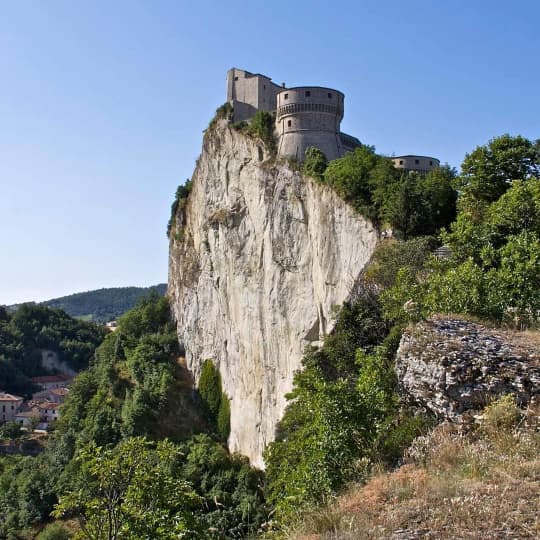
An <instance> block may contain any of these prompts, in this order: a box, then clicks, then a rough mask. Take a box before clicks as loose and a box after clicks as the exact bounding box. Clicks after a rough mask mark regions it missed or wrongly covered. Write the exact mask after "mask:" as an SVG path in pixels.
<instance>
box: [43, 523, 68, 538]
mask: <svg viewBox="0 0 540 540" xmlns="http://www.w3.org/2000/svg"><path fill="white" fill-rule="evenodd" d="M70 538H71V533H70V532H69V531H68V529H66V527H64V525H62V524H61V523H51V524H50V525H47V527H45V529H43V530H42V531H41V532H40V533H39V534H38V535H37V537H36V540H69V539H70Z"/></svg>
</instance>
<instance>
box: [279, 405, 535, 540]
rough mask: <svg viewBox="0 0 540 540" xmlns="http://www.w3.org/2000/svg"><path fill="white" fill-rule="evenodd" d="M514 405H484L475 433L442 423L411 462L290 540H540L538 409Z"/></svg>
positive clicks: (314, 517) (318, 515) (356, 489)
mask: <svg viewBox="0 0 540 540" xmlns="http://www.w3.org/2000/svg"><path fill="white" fill-rule="evenodd" d="M513 407H514V405H513V403H512V402H511V401H510V400H506V402H504V401H501V402H500V403H499V404H495V405H492V406H491V408H490V409H486V411H485V412H484V420H483V424H482V427H481V429H479V430H478V431H477V432H475V433H473V434H469V435H464V434H462V433H460V432H459V430H458V429H457V428H456V427H453V426H449V425H442V426H439V427H437V428H436V429H435V430H434V431H433V432H432V433H431V434H430V435H429V436H427V437H424V438H420V439H418V440H417V441H416V442H415V444H414V445H413V446H412V447H411V449H410V450H409V452H408V455H407V456H406V459H407V463H406V464H405V465H403V466H402V467H400V468H399V469H397V470H395V471H393V472H389V473H382V474H378V475H376V476H374V477H373V478H372V479H371V480H370V481H369V482H368V483H367V484H366V485H364V486H352V487H351V488H350V490H349V491H348V492H347V493H345V494H344V495H342V496H341V497H340V498H339V499H338V500H337V501H336V502H335V504H333V505H331V506H329V507H327V508H324V509H320V510H318V511H316V512H313V513H312V514H309V515H307V516H305V517H304V518H303V520H302V525H301V526H300V527H298V528H297V530H296V531H295V532H292V533H290V534H288V535H287V536H288V538H289V539H291V540H293V539H294V540H308V539H309V540H353V539H354V540H362V539H393V540H411V539H416V538H423V539H437V540H439V539H440V540H445V539H448V540H449V539H460V538H463V539H479V540H480V539H486V540H487V539H490V540H491V539H498V538H520V539H525V538H540V517H539V516H540V431H539V429H540V421H539V415H540V409H539V408H538V407H537V408H535V409H529V411H528V412H527V414H526V415H525V416H526V417H525V416H523V415H522V417H521V418H519V419H518V418H517V417H515V416H514V417H513V414H514V413H515V410H513V409H512V408H513ZM511 418H515V420H517V422H513V423H512V424H511V425H510V423H509V419H511Z"/></svg>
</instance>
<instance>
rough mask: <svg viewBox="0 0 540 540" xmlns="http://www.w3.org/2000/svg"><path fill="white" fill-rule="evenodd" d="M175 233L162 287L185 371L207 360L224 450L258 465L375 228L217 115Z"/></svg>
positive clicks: (371, 244) (365, 256)
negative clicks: (223, 415)
mask: <svg viewBox="0 0 540 540" xmlns="http://www.w3.org/2000/svg"><path fill="white" fill-rule="evenodd" d="M170 238H171V240H170V252H169V283H168V294H169V296H170V299H171V306H172V310H173V313H174V316H175V318H176V321H177V326H178V336H179V340H180V342H181V343H182V344H183V345H184V347H185V352H186V360H187V365H188V368H189V369H190V370H191V371H192V372H193V374H194V376H195V380H198V378H199V375H200V368H201V366H202V364H203V362H204V361H205V360H206V359H208V358H210V359H212V360H213V362H214V363H215V365H216V366H217V367H218V368H219V371H220V373H221V377H222V383H223V390H224V392H225V393H226V394H227V396H228V397H229V399H230V405H231V433H230V436H229V441H228V442H229V448H230V450H231V451H236V452H240V453H241V454H244V455H246V456H248V457H249V459H250V461H251V462H252V464H254V465H255V466H258V467H263V466H264V463H263V460H262V452H263V450H264V448H265V446H266V445H267V444H268V443H269V442H270V441H272V440H273V438H274V431H275V427H276V424H277V422H278V421H279V420H280V418H281V416H282V414H283V411H284V409H285V405H286V400H285V394H286V393H287V392H289V391H290V390H291V388H292V379H293V374H294V372H295V370H297V369H298V368H299V367H300V360H301V358H302V354H303V351H304V350H305V348H306V346H308V345H310V344H316V343H318V342H319V341H320V340H321V339H322V338H323V337H324V335H325V334H327V333H328V332H330V331H331V330H332V328H333V325H334V319H333V315H334V313H335V308H337V307H338V306H340V305H341V304H342V303H343V302H344V301H346V300H347V299H348V298H349V297H350V294H351V291H352V290H353V288H354V285H355V283H356V282H357V280H358V278H359V276H360V274H361V273H362V270H363V269H364V267H365V265H366V264H367V262H368V261H369V259H370V257H371V255H372V253H373V250H374V248H375V246H376V244H377V241H378V232H377V230H376V229H375V227H374V226H373V224H372V223H371V222H370V221H369V220H366V219H364V218H362V217H361V216H359V215H358V214H357V213H356V212H355V211H354V210H353V208H351V207H350V206H349V205H348V204H347V203H345V202H344V201H343V200H342V199H340V197H339V196H338V195H337V194H336V193H335V192H334V191H333V190H332V189H330V188H328V187H326V186H323V185H320V184H318V183H317V182H315V181H313V180H311V179H309V178H305V177H303V176H302V175H301V174H300V173H298V172H296V171H293V170H292V169H291V168H290V167H289V166H288V165H287V164H286V163H279V162H278V163H276V162H275V160H274V159H273V156H272V155H271V154H270V153H269V152H268V151H267V149H266V148H265V146H264V144H263V143H262V141H260V140H257V139H254V138H251V137H249V136H247V135H245V134H243V133H241V132H240V131H237V130H235V129H234V128H233V127H232V126H231V125H230V124H228V123H227V121H225V120H221V121H218V122H217V123H215V124H214V125H213V126H212V127H211V128H210V129H208V130H207V132H206V133H205V136H204V141H203V148H202V153H201V156H200V158H199V160H198V161H197V165H196V168H195V172H194V174H193V178H192V190H191V193H190V195H189V197H188V199H187V202H186V204H185V205H181V206H180V207H179V208H178V210H177V212H176V215H175V216H174V220H173V226H172V229H171V233H170Z"/></svg>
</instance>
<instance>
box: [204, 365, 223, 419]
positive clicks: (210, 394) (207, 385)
mask: <svg viewBox="0 0 540 540" xmlns="http://www.w3.org/2000/svg"><path fill="white" fill-rule="evenodd" d="M199 394H200V396H201V399H202V401H203V404H204V406H205V408H206V410H207V412H208V414H209V416H210V417H211V418H212V419H213V420H216V419H217V415H218V413H219V406H220V404H221V396H222V391H221V375H220V374H219V370H218V369H217V368H216V366H215V365H214V363H213V362H212V360H210V359H208V360H206V361H205V362H204V364H203V366H202V369H201V377H200V379H199Z"/></svg>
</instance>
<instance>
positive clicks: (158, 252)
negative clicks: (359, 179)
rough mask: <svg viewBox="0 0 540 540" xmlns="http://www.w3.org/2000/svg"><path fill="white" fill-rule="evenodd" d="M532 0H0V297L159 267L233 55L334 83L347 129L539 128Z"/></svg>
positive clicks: (379, 136) (422, 138)
mask: <svg viewBox="0 0 540 540" xmlns="http://www.w3.org/2000/svg"><path fill="white" fill-rule="evenodd" d="M539 20H540V2H538V1H536V0H521V1H518V2H514V3H510V2H506V1H505V2H502V1H497V0H491V1H487V0H474V1H471V0H467V1H465V0H453V1H449V2H440V1H438V0H432V1H427V0H425V1H415V0H411V1H408V2H398V1H384V0H380V1H378V2H375V1H370V2H367V1H359V0H357V1H342V2H328V1H325V2H323V1H319V0H312V1H310V2H304V1H296V2H292V1H289V2H285V1H274V2H257V1H252V2H241V1H236V0H229V1H228V2H218V1H215V2H210V1H207V0H199V1H197V2H193V1H189V2H185V1H182V0H176V1H172V0H152V1H151V0H146V1H143V0H107V1H106V0H92V1H90V0H32V1H31V0H17V1H13V0H0V304H2V303H6V304H8V303H12V302H20V301H27V300H44V299H47V298H51V297H55V296H61V295H64V294H69V293H72V292H78V291H83V290H89V289H94V288H99V287H111V286H123V285H150V284H154V283H158V282H163V281H166V277H167V240H166V237H165V228H166V223H167V220H168V217H169V208H170V204H171V202H172V198H173V194H174V191H175V189H176V186H177V185H178V184H179V183H183V182H184V180H185V179H186V178H188V177H189V176H191V173H192V170H193V166H194V162H195V159H196V158H197V156H198V154H199V151H200V145H201V137H202V131H203V129H204V128H205V127H206V125H207V124H208V121H209V119H210V118H211V117H212V115H213V112H214V110H215V109H216V107H217V106H219V105H220V104H221V103H223V102H224V101H225V75H226V71H227V69H229V68H230V67H232V66H236V67H240V68H244V69H247V70H250V71H256V72H261V73H264V74H266V75H268V76H270V77H272V78H273V79H274V80H275V81H276V82H278V83H281V82H286V84H287V85H288V86H295V85H305V84H313V85H321V86H330V87H334V88H337V89H339V90H342V91H343V92H345V95H346V99H345V119H344V121H343V124H342V128H343V130H344V131H346V132H348V133H351V134H353V135H356V136H357V137H359V138H360V139H361V140H362V141H363V142H366V143H369V144H373V145H375V146H376V148H377V150H378V151H379V152H381V153H385V154H392V153H395V154H403V153H419V154H427V155H432V156H435V157H438V158H440V159H441V161H443V162H448V163H450V164H451V165H453V166H456V167H457V166H459V164H460V162H461V160H462V158H463V156H464V154H465V153H466V152H468V151H471V150H472V149H473V148H475V147H476V146H477V145H479V144H484V143H485V142H486V141H487V140H488V139H490V138H491V137H493V136H496V135H500V134H502V133H506V132H508V133H511V134H518V133H520V134H522V135H525V136H526V137H529V138H531V139H535V138H538V137H540V106H539V96H540V69H539V66H540V32H538V21H539Z"/></svg>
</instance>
